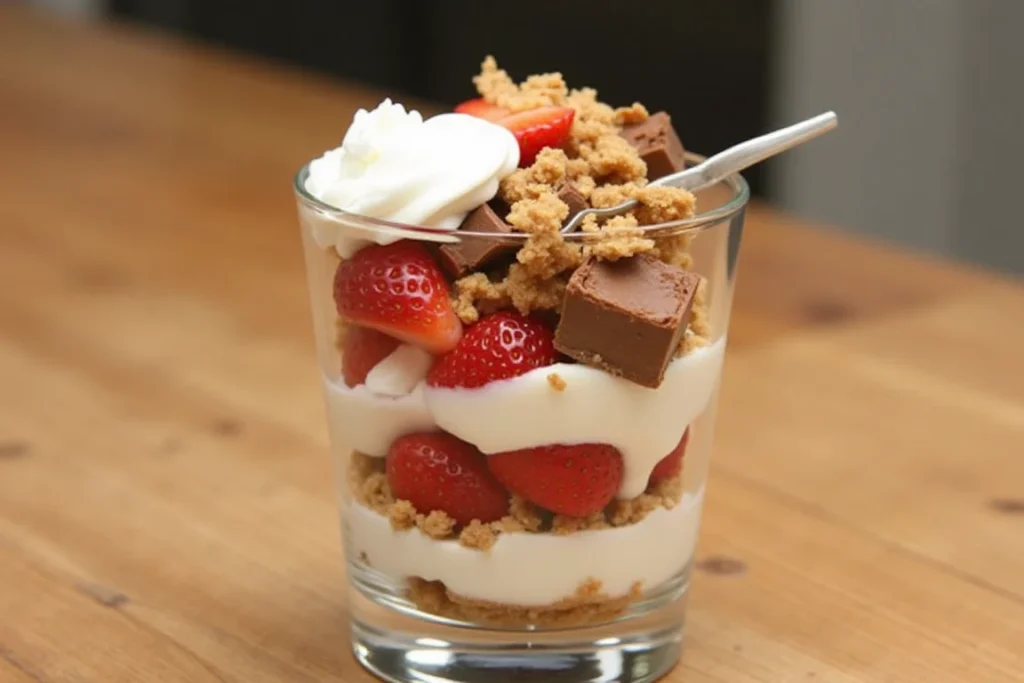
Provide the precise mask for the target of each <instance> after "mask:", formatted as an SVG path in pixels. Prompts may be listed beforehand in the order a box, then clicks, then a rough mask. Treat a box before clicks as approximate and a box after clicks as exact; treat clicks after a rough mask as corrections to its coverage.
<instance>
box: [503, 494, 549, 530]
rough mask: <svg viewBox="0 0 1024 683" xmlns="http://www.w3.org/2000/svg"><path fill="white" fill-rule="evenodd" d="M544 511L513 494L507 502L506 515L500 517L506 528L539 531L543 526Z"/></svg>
mask: <svg viewBox="0 0 1024 683" xmlns="http://www.w3.org/2000/svg"><path fill="white" fill-rule="evenodd" d="M544 521H545V520H544V512H543V511H542V510H541V509H540V508H538V507H537V506H536V505H534V504H533V503H530V502H529V501H526V500H524V499H522V498H520V497H519V496H517V495H515V494H513V495H512V498H511V499H510V500H509V502H508V516H506V517H504V518H503V519H502V523H503V524H504V527H505V529H506V530H508V531H511V530H513V527H514V528H515V530H516V531H540V530H541V527H543V526H544Z"/></svg>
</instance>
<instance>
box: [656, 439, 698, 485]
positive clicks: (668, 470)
mask: <svg viewBox="0 0 1024 683" xmlns="http://www.w3.org/2000/svg"><path fill="white" fill-rule="evenodd" d="M689 440H690V428H689V427H687V428H686V431H685V432H683V438H681V439H680V440H679V444H678V445H677V446H676V447H675V448H673V449H672V451H671V452H670V453H669V454H668V455H666V456H665V457H664V458H662V459H661V460H659V461H658V464H657V465H655V466H654V469H653V470H651V476H650V478H649V479H648V480H647V488H648V489H651V488H653V487H654V485H655V484H657V483H658V482H660V481H663V480H665V479H668V478H670V477H674V476H676V475H677V474H679V473H680V472H681V471H682V470H683V454H684V453H685V452H686V443H687V442H688V441H689Z"/></svg>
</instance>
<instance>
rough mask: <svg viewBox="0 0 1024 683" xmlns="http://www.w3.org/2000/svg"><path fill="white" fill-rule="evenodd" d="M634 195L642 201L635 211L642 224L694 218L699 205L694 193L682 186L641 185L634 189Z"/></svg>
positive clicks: (634, 197)
mask: <svg viewBox="0 0 1024 683" xmlns="http://www.w3.org/2000/svg"><path fill="white" fill-rule="evenodd" d="M632 197H633V199H636V200H637V201H638V202H640V206H638V207H637V208H636V212H635V213H636V218H637V221H639V223H640V225H656V224H658V223H668V222H671V221H678V220H683V219H686V218H693V216H694V211H695V209H696V206H697V198H696V197H694V196H693V193H692V192H690V191H689V190H684V189H683V188H681V187H661V186H658V185H655V186H654V187H639V188H636V189H635V190H633V192H632Z"/></svg>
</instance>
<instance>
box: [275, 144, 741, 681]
mask: <svg viewBox="0 0 1024 683" xmlns="http://www.w3.org/2000/svg"><path fill="white" fill-rule="evenodd" d="M699 160H700V157H697V156H691V157H690V158H689V159H688V161H689V162H691V163H695V162H697V161H699ZM307 174H308V168H303V169H301V170H300V171H299V173H298V174H297V175H296V178H295V183H294V190H295V195H296V199H297V203H298V211H299V221H300V224H301V229H302V240H303V245H304V250H305V259H306V267H307V273H308V278H309V289H310V296H311V299H312V308H313V320H314V328H315V334H316V346H317V355H318V359H319V367H320V371H321V375H322V378H323V384H324V393H325V397H326V402H327V414H328V425H329V432H330V441H331V450H332V452H333V455H334V458H335V462H336V466H337V475H338V495H339V502H340V514H341V522H342V529H343V539H344V546H345V558H346V566H347V572H348V585H349V600H348V605H349V610H350V615H349V616H350V624H351V633H352V649H353V652H354V654H355V656H356V658H357V659H358V660H359V662H361V663H362V665H363V666H365V667H366V668H367V669H369V670H370V671H372V672H373V673H375V674H377V675H378V676H380V677H382V678H384V679H386V680H391V681H423V682H424V683H427V682H429V683H438V682H440V681H466V682H474V683H475V682H478V681H479V682H484V681H504V680H509V681H511V680H530V681H544V682H550V683H560V682H565V683H569V682H572V683H580V682H598V681H602V682H603V681H609V682H610V681H648V680H654V679H655V678H657V677H658V676H661V675H663V674H664V673H665V672H666V671H668V670H669V669H670V668H671V667H672V666H673V665H674V664H675V663H676V662H677V661H678V659H679V656H680V653H681V651H682V635H683V625H684V622H685V604H686V596H687V588H688V586H689V580H690V570H691V566H692V557H693V552H694V547H695V545H696V539H697V530H698V526H699V521H700V514H701V507H702V502H703V496H704V490H705V483H706V480H707V473H708V465H709V456H710V454H711V445H712V439H713V432H714V421H715V409H716V403H717V398H718V386H719V376H720V370H721V360H722V357H723V355H724V348H725V342H726V335H727V331H728V327H729V315H730V308H731V302H732V293H733V284H734V279H735V274H736V258H737V254H738V251H739V244H740V236H741V233H742V229H743V217H744V210H745V207H746V204H747V200H748V198H749V190H748V188H747V184H746V182H745V181H744V180H743V178H742V177H740V176H739V175H736V176H732V177H730V178H728V179H726V180H725V181H723V182H721V183H719V184H717V185H715V186H712V187H709V188H707V189H704V190H702V191H700V192H699V193H698V195H697V196H698V203H697V208H698V211H699V213H698V214H697V215H696V216H695V217H694V218H692V219H689V220H685V221H679V222H676V223H672V224H665V225H662V226H652V227H651V228H648V230H649V231H651V233H652V234H657V235H658V236H664V235H673V236H674V235H686V236H688V239H689V240H690V243H689V244H690V246H689V250H690V253H691V254H692V257H693V263H692V265H691V266H690V269H691V270H694V271H696V272H698V273H699V274H700V275H701V276H702V277H703V278H704V281H705V286H706V290H705V298H706V304H707V306H706V311H707V315H706V323H707V328H706V329H707V334H706V336H707V337H708V340H709V342H710V344H709V345H707V346H706V347H704V348H702V349H699V352H700V353H701V354H704V355H703V356H700V358H701V359H702V361H701V362H702V363H703V364H704V366H705V367H706V368H708V370H707V373H709V374H708V377H709V378H710V379H708V381H707V382H706V383H705V385H706V386H704V387H703V388H701V389H699V391H700V392H702V393H701V395H700V396H699V397H698V396H694V397H684V400H682V401H678V403H679V404H680V407H679V408H678V410H677V409H676V408H675V407H673V404H675V403H677V401H675V400H673V401H671V402H670V404H669V406H668V408H667V410H668V412H667V413H666V412H665V410H664V406H662V408H663V409H662V410H658V411H654V412H655V413H658V414H660V415H662V417H660V418H659V419H661V420H663V421H666V422H673V423H675V424H674V425H673V427H674V429H676V433H680V432H681V431H682V429H684V428H685V427H686V424H688V426H689V440H688V444H687V445H686V450H685V457H684V460H683V467H682V472H681V484H682V485H681V489H682V491H681V497H680V498H679V499H678V500H676V501H674V502H675V505H674V506H673V507H672V508H671V509H667V506H666V507H663V508H661V509H659V510H657V513H658V514H657V515H655V514H654V513H651V514H650V516H648V517H647V518H645V519H642V520H641V521H640V522H639V523H637V524H629V525H625V526H614V525H613V526H610V527H609V528H601V529H593V530H586V531H582V532H577V533H574V534H570V535H559V534H556V533H554V532H553V531H550V530H548V531H540V532H525V531H524V532H521V533H507V534H503V535H501V536H500V537H499V538H498V540H497V542H496V543H495V545H494V546H493V547H492V548H490V549H489V550H486V551H483V550H477V549H469V548H465V547H462V546H460V545H459V543H458V541H457V540H455V539H445V540H434V539H433V538H431V537H429V536H428V535H426V534H424V533H421V531H420V530H419V529H417V528H415V527H414V528H412V529H408V530H404V531H394V530H393V529H392V527H391V525H390V523H389V521H388V519H387V518H385V517H384V516H383V515H381V514H378V513H377V512H374V511H373V510H371V509H370V507H368V506H367V504H366V496H367V492H366V491H365V490H363V488H362V487H365V485H366V484H365V482H366V481H367V478H368V477H369V476H371V475H370V473H372V472H375V471H380V470H381V469H382V468H383V462H384V458H383V457H367V456H365V455H362V454H360V453H356V452H355V451H356V450H357V449H356V447H355V446H354V445H353V443H356V444H358V446H359V447H361V448H364V449H369V450H374V449H376V450H377V452H376V453H374V454H373V455H376V456H380V455H382V453H381V452H380V451H381V450H386V448H387V444H386V443H377V444H373V443H368V441H369V442H373V441H375V440H376V441H380V440H381V438H384V439H386V438H389V437H388V436H387V434H386V433H385V434H383V435H382V434H380V433H371V432H373V431H374V430H375V429H377V428H378V427H379V425H380V424H384V423H388V420H398V421H399V422H400V423H401V425H402V430H404V431H410V430H412V431H415V430H417V429H420V430H430V429H436V428H435V427H433V426H432V421H431V420H430V419H428V418H427V417H425V416H424V415H423V409H422V405H421V404H419V403H417V401H418V400H419V399H418V398H417V397H416V396H414V394H415V392H413V394H410V396H406V397H402V398H401V399H393V398H381V397H371V398H368V397H367V396H365V395H362V396H360V395H357V392H354V391H353V390H352V389H348V388H346V387H345V385H344V383H343V382H342V381H341V377H340V376H341V367H342V359H341V352H340V351H339V346H340V345H339V343H338V315H337V312H336V308H335V301H334V296H333V279H334V273H335V270H336V269H337V267H338V264H339V263H340V262H341V257H340V256H339V254H338V251H337V250H336V249H335V248H334V246H333V244H331V240H332V239H333V238H332V235H335V234H337V231H339V230H343V231H344V232H345V234H346V235H348V237H350V238H365V239H367V240H371V239H372V238H374V237H380V236H382V235H388V236H390V237H391V238H392V239H398V238H400V239H408V240H420V241H423V242H425V243H430V244H431V245H436V244H437V243H439V242H442V243H443V242H444V241H451V240H452V239H455V238H456V237H457V238H461V239H467V240H482V241H489V240H494V239H495V236H494V235H493V234H480V235H473V234H466V233H462V232H459V233H457V235H453V233H450V232H446V231H439V230H433V229H429V228H424V227H418V226H406V225H396V224H393V223H387V222H384V221H379V220H375V219H370V218H366V217H363V216H357V215H353V214H349V213H346V212H344V211H339V210H337V209H334V208H332V207H330V206H328V205H325V204H323V203H322V202H320V201H318V200H317V199H316V198H314V197H312V196H310V195H309V193H307V192H306V190H305V180H306V177H307ZM523 238H524V236H523V235H513V236H512V237H511V238H505V239H513V240H514V239H523ZM581 238H582V236H581V235H579V234H576V235H571V236H568V239H574V240H575V239H581ZM431 248H434V246H432V247H431ZM620 381H623V382H624V380H620ZM632 391H634V392H638V393H637V394H636V396H637V397H638V398H637V400H638V401H651V400H654V399H653V398H652V396H656V392H657V390H650V389H644V388H640V387H636V386H633V388H632ZM695 391H697V390H696V389H695ZM646 392H650V393H646ZM691 399H692V400H691ZM403 402H404V403H403ZM683 404H687V405H689V407H688V408H683V407H682V405H683ZM694 405H696V406H697V410H696V411H695V410H694V408H693V406H694ZM684 410H689V411H690V412H689V413H688V414H685V415H684V414H682V412H683V411H684ZM666 415H667V417H666ZM503 417H504V416H503V415H502V414H500V413H496V414H494V415H493V420H495V421H500V420H502V419H503ZM603 417H605V416H602V415H601V414H594V415H593V416H592V419H593V420H594V421H600V420H602V418H603ZM691 418H692V419H691ZM654 426H656V425H654ZM654 426H652V427H651V428H653V427H654ZM523 428H524V429H529V426H528V425H526V426H524V427H523ZM638 428H642V427H638ZM387 431H388V430H387V429H385V430H384V432H387ZM392 431H393V430H392ZM377 432H380V430H379V429H377ZM371 488H372V487H371ZM370 495H373V493H372V492H371V493H370ZM645 525H647V526H648V529H644V527H645ZM640 530H642V531H640ZM503 544H504V547H502V546H503ZM595 579H596V580H597V581H599V583H595V582H594V580H595ZM577 580H578V581H577ZM574 582H576V583H577V591H576V592H573V591H572V586H573V584H574ZM559 591H561V592H559ZM467 593H469V594H470V595H469V596H468V597H467V595H466V594H467ZM473 593H476V595H475V596H474V595H472V594H473ZM558 596H561V597H558ZM495 597H497V598H498V599H497V600H494V599H488V598H495ZM552 598H557V599H555V600H554V601H552ZM563 598H564V599H563ZM510 601H512V602H513V603H515V602H516V601H518V603H516V606H517V607H518V608H519V609H509V607H508V606H509V604H510ZM492 603H498V604H497V605H494V604H492ZM560 605H561V607H560Z"/></svg>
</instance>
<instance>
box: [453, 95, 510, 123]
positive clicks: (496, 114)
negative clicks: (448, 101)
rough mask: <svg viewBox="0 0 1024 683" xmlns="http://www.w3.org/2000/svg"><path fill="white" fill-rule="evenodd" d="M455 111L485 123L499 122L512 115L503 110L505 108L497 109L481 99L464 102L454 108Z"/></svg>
mask: <svg viewBox="0 0 1024 683" xmlns="http://www.w3.org/2000/svg"><path fill="white" fill-rule="evenodd" d="M455 111H456V112H457V113H459V114H469V115H470V116H475V117H477V118H478V119H486V120H487V121H500V120H501V119H503V118H505V117H506V116H508V115H509V114H511V113H512V112H510V111H509V110H508V109H505V107H499V106H498V105H496V104H491V103H490V102H487V101H485V100H484V99H483V98H482V97H478V98H476V99H473V100H466V101H465V102H463V103H462V104H460V105H458V106H457V107H455Z"/></svg>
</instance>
